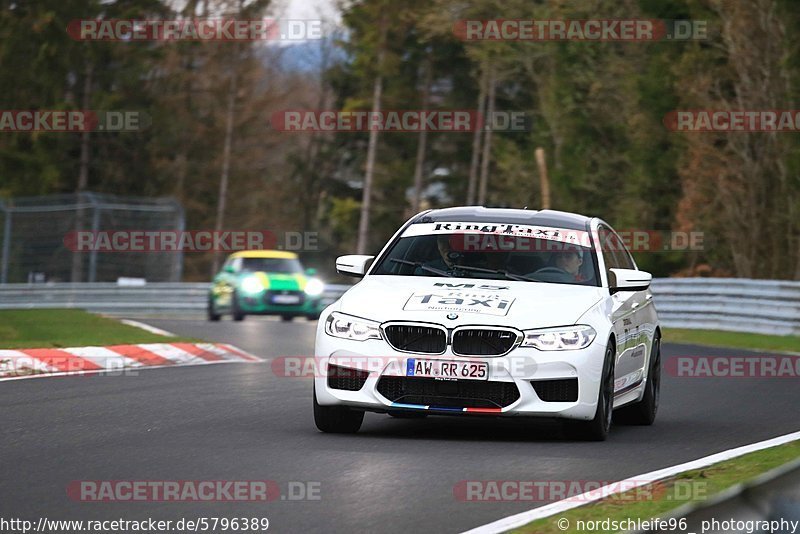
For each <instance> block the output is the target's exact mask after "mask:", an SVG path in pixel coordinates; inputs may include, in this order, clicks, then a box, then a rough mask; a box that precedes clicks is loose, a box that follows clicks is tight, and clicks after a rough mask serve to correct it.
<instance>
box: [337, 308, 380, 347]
mask: <svg viewBox="0 0 800 534" xmlns="http://www.w3.org/2000/svg"><path fill="white" fill-rule="evenodd" d="M325 333H326V334H328V335H329V336H333V337H341V338H344V339H352V340H355V341H365V340H367V339H381V331H380V330H378V323H376V322H375V321H368V320H367V319H361V318H359V317H353V316H352V315H345V314H343V313H338V312H333V313H332V314H330V315H329V316H328V319H327V320H326V321H325Z"/></svg>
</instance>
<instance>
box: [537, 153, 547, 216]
mask: <svg viewBox="0 0 800 534" xmlns="http://www.w3.org/2000/svg"><path fill="white" fill-rule="evenodd" d="M536 166H537V167H538V168H539V188H540V190H541V193H542V209H543V210H549V209H550V177H549V176H548V175H547V161H545V158H544V149H543V148H541V147H539V148H537V149H536Z"/></svg>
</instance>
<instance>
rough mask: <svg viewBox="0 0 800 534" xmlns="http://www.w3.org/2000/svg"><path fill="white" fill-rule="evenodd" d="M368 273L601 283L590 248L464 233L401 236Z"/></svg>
mask: <svg viewBox="0 0 800 534" xmlns="http://www.w3.org/2000/svg"><path fill="white" fill-rule="evenodd" d="M587 244H588V243H587ZM372 274H379V275H397V276H435V277H454V278H480V279H488V280H515V281H523V282H547V283H556V284H573V285H587V286H599V285H600V283H599V280H598V277H597V268H596V257H595V254H594V253H593V251H592V248H591V247H590V246H582V245H579V244H575V243H565V242H562V241H557V240H553V239H538V238H532V237H522V236H504V235H497V234H484V233H475V234H470V233H464V232H459V233H452V234H442V233H440V234H426V235H412V236H407V237H401V238H400V239H399V240H398V241H397V242H396V243H395V244H394V246H392V248H391V249H390V250H389V251H388V252H387V253H386V254H385V255H384V256H383V257H382V258H381V260H380V264H379V265H378V266H377V267H376V268H375V270H374V271H373V272H372Z"/></svg>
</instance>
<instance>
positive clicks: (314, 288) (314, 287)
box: [304, 278, 325, 297]
mask: <svg viewBox="0 0 800 534" xmlns="http://www.w3.org/2000/svg"><path fill="white" fill-rule="evenodd" d="M324 289H325V284H323V283H322V282H321V281H320V280H318V279H316V278H312V279H310V280H309V281H308V282H306V287H305V290H304V291H305V292H306V295H308V296H309V297H316V296H317V295H321V294H322V291H323V290H324Z"/></svg>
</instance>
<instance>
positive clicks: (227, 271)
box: [211, 258, 242, 311]
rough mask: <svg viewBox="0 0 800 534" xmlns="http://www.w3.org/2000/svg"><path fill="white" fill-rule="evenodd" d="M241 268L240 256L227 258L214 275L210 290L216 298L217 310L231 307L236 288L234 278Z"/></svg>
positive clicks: (226, 309)
mask: <svg viewBox="0 0 800 534" xmlns="http://www.w3.org/2000/svg"><path fill="white" fill-rule="evenodd" d="M241 268H242V258H228V260H227V261H226V262H225V263H224V264H223V265H222V269H221V270H220V272H219V273H217V276H215V277H214V282H213V285H212V289H211V290H212V292H213V293H214V295H215V298H216V307H217V310H220V311H222V310H225V311H228V310H230V309H231V303H232V298H233V292H234V290H235V289H236V280H237V279H238V276H239V271H240V270H241Z"/></svg>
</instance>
